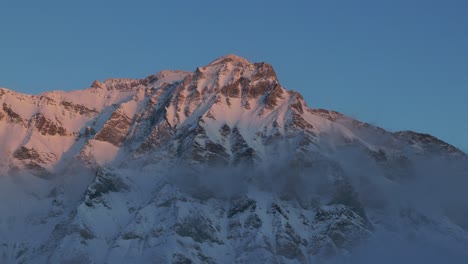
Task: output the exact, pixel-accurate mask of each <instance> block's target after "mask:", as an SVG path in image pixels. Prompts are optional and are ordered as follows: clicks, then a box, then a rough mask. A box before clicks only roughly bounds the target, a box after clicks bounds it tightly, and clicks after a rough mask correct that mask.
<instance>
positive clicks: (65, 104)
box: [60, 101, 98, 116]
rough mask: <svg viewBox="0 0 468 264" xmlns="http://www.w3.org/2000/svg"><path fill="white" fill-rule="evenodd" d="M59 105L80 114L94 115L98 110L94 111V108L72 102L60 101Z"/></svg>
mask: <svg viewBox="0 0 468 264" xmlns="http://www.w3.org/2000/svg"><path fill="white" fill-rule="evenodd" d="M60 105H62V106H63V107H64V108H65V109H67V110H68V111H70V112H74V113H77V114H80V115H87V116H91V115H95V114H97V113H98V111H96V110H95V109H89V108H87V107H86V106H84V105H80V104H74V103H72V102H67V101H62V102H60Z"/></svg>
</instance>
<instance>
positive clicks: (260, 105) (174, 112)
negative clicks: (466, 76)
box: [0, 55, 468, 263]
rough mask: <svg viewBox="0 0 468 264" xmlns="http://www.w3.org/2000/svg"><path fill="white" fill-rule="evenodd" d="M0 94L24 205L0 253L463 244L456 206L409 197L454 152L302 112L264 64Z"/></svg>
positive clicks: (271, 255) (204, 252)
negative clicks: (419, 240)
mask: <svg viewBox="0 0 468 264" xmlns="http://www.w3.org/2000/svg"><path fill="white" fill-rule="evenodd" d="M0 103H1V108H0V146H1V147H0V174H2V175H3V177H1V178H0V179H2V181H4V184H3V186H7V188H9V190H11V189H13V190H17V191H16V192H15V194H14V195H16V196H18V198H17V200H18V201H24V203H25V204H27V207H26V208H24V210H22V211H21V212H17V211H16V210H12V209H11V208H10V207H9V206H10V204H9V203H8V202H3V205H2V207H1V208H0V209H2V210H0V213H2V212H3V213H4V214H3V215H4V216H0V223H8V224H6V225H2V226H1V227H0V241H4V242H5V243H4V244H3V245H2V246H1V247H0V252H1V253H2V254H0V256H2V257H1V258H3V259H2V261H1V262H2V263H3V262H8V261H9V262H12V263H16V262H23V263H63V262H67V261H68V262H74V263H91V262H93V263H105V262H109V263H111V262H112V263H130V262H134V263H148V262H151V261H152V262H156V263H252V262H255V263H258V262H260V263H312V262H314V261H317V260H319V259H323V258H329V257H330V256H337V255H343V256H345V255H347V254H349V252H352V251H353V248H355V247H356V246H357V245H361V244H362V243H365V241H368V240H370V239H372V238H373V237H374V236H375V235H374V234H376V233H378V232H383V231H385V232H393V233H394V234H410V233H411V234H412V233H414V232H416V231H417V232H422V233H424V234H425V235H427V234H430V235H432V234H437V235H440V236H442V237H444V239H447V240H450V241H459V245H465V246H466V245H468V236H467V235H466V228H467V227H468V224H467V223H468V218H467V217H466V215H464V214H461V213H459V210H458V209H457V208H463V206H465V205H466V204H463V203H459V202H458V203H457V204H455V203H452V202H453V201H452V200H450V199H448V200H443V201H442V200H440V199H438V200H437V206H435V205H433V206H434V207H437V208H438V209H437V210H439V211H438V212H439V213H440V214H429V213H426V211H424V210H422V209H421V208H423V206H421V204H419V203H418V202H417V200H418V199H419V198H418V197H419V196H417V195H419V194H420V191H421V190H420V189H418V188H419V187H420V186H422V185H424V184H426V183H427V184H429V183H428V182H427V181H428V179H430V181H431V183H433V182H432V181H435V182H438V183H443V184H446V183H447V184H449V183H450V184H452V183H454V182H457V181H458V180H459V177H458V176H457V175H459V173H460V172H461V171H463V170H464V168H465V167H466V161H467V156H466V155H465V153H463V152H462V151H460V150H459V149H457V148H456V147H454V146H451V145H450V144H448V143H445V142H443V141H441V140H439V139H437V138H435V137H433V136H430V135H427V134H420V133H416V132H412V131H402V132H397V133H392V132H389V131H386V130H384V129H382V128H379V127H376V126H373V125H370V124H367V123H364V122H360V121H358V120H355V119H352V118H350V117H347V116H346V115H343V114H341V113H338V112H335V111H330V110H324V109H316V108H309V107H308V106H307V105H306V103H305V102H304V99H303V97H302V96H301V95H300V94H299V93H297V92H294V91H290V90H286V89H285V88H284V87H282V86H281V84H280V83H279V81H278V78H277V76H276V73H275V71H274V69H273V67H272V66H271V65H269V64H267V63H263V62H262V63H251V62H249V61H248V60H246V59H244V58H241V57H238V56H235V55H227V56H223V57H220V58H218V59H216V60H214V61H213V62H211V63H210V64H208V65H206V66H202V67H198V68H197V69H196V70H195V71H194V72H186V71H162V72H159V73H157V74H154V75H151V76H148V77H146V78H144V79H108V80H106V81H104V82H100V81H94V82H93V83H92V85H91V87H89V88H87V89H84V90H78V91H71V92H63V91H54V92H45V93H42V94H39V95H34V96H33V95H26V94H21V93H17V92H14V91H11V90H7V89H0ZM432 166H434V167H432ZM433 174H437V175H433ZM438 174H444V175H446V177H447V178H446V179H445V180H443V178H442V177H441V176H440V175H438ZM421 175H424V177H422V176H421ZM429 175H430V176H429ZM447 175H448V176H447ZM451 175H455V176H451ZM448 182H449V183H448ZM397 194H398V199H396V198H391V197H393V196H395V195H397ZM435 197H438V196H437V195H435V196H434V199H435ZM413 198H414V199H413ZM416 198H418V199H416ZM439 198H440V197H439ZM457 198H459V197H458V196H457ZM431 201H432V200H431ZM428 204H430V202H427V203H425V202H424V203H423V205H424V206H428ZM455 205H456V206H455ZM457 206H460V207H457ZM11 207H12V208H14V206H13V205H11ZM429 207H431V206H429ZM465 208H466V207H465ZM431 212H433V211H431ZM11 219H13V220H11ZM25 228H27V230H28V235H27V236H25V235H21V234H22V233H23V231H24V229H25ZM455 230H456V231H455ZM416 237H418V233H417V234H416Z"/></svg>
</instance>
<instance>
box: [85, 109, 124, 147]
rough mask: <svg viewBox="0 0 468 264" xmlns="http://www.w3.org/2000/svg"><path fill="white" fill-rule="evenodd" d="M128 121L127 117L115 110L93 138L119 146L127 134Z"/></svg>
mask: <svg viewBox="0 0 468 264" xmlns="http://www.w3.org/2000/svg"><path fill="white" fill-rule="evenodd" d="M130 122H131V120H130V118H129V117H127V116H126V115H124V114H123V113H121V112H120V111H119V110H116V111H115V112H114V113H112V115H111V117H110V118H109V120H108V121H107V122H106V124H105V125H104V127H103V128H102V129H101V130H100V131H99V132H98V133H97V134H96V136H95V137H94V139H96V140H100V141H106V142H109V143H111V144H112V145H114V146H116V147H120V146H121V145H122V143H123V141H124V140H125V138H126V136H127V133H128V130H129V128H130Z"/></svg>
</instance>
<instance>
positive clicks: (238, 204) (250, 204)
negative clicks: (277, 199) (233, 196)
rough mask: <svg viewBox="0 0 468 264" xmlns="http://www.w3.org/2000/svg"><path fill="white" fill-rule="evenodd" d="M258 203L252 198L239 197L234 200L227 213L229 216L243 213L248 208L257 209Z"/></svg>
mask: <svg viewBox="0 0 468 264" xmlns="http://www.w3.org/2000/svg"><path fill="white" fill-rule="evenodd" d="M256 206H257V203H256V202H255V201H254V200H251V199H238V200H235V201H233V203H232V206H231V209H229V212H228V214H227V216H228V217H233V216H235V215H237V214H240V213H243V212H245V211H246V210H250V211H255V208H256Z"/></svg>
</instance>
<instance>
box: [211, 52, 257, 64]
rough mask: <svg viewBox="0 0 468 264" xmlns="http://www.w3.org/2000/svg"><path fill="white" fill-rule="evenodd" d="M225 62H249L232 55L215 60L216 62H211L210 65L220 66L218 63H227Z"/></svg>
mask: <svg viewBox="0 0 468 264" xmlns="http://www.w3.org/2000/svg"><path fill="white" fill-rule="evenodd" d="M227 62H235V63H240V64H250V61H248V60H247V59H245V58H242V57H239V56H237V55H234V54H228V55H225V56H222V57H219V58H217V59H216V60H214V61H212V62H211V63H210V65H215V64H220V63H227Z"/></svg>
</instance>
